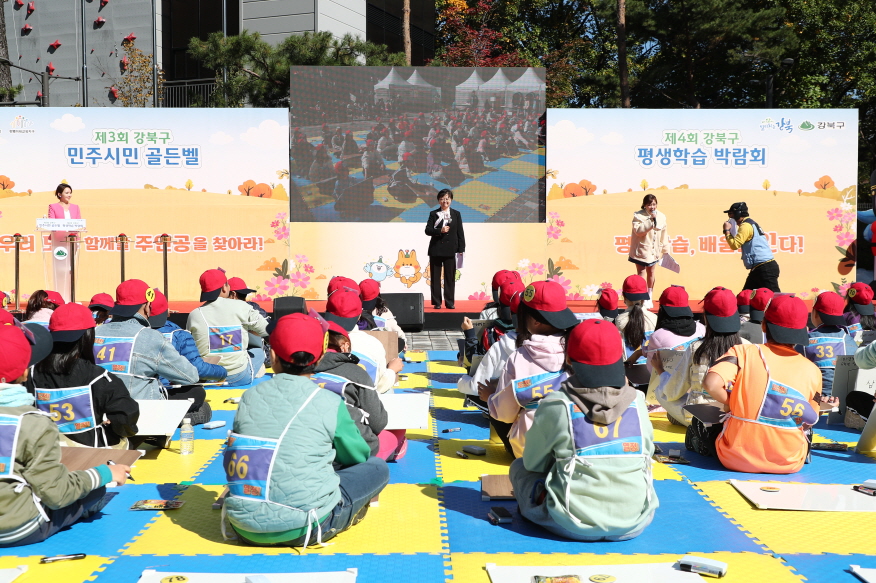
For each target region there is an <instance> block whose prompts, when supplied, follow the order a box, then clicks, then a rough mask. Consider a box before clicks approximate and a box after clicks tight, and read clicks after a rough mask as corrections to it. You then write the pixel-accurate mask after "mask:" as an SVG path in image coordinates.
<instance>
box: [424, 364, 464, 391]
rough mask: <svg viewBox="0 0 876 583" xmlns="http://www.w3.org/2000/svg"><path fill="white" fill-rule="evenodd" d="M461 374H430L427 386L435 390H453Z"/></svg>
mask: <svg viewBox="0 0 876 583" xmlns="http://www.w3.org/2000/svg"><path fill="white" fill-rule="evenodd" d="M454 368H455V367H454ZM463 374H464V373H459V372H430V373H429V386H430V387H432V388H435V389H455V388H456V387H457V384H458V383H459V378H460V377H461V376H462V375H463Z"/></svg>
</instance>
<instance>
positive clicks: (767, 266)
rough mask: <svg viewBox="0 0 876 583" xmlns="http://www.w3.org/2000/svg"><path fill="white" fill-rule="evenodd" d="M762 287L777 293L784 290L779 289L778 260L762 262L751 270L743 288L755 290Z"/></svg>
mask: <svg viewBox="0 0 876 583" xmlns="http://www.w3.org/2000/svg"><path fill="white" fill-rule="evenodd" d="M762 287H765V288H767V289H768V290H770V291H772V292H775V293H780V292H781V291H782V290H780V289H779V264H778V262H777V261H776V260H772V261H768V262H766V263H761V264H760V265H758V266H757V267H755V268H753V269H752V270H751V271H749V272H748V277H747V278H746V279H745V285H744V286H743V287H742V289H752V290H754V289H758V288H762Z"/></svg>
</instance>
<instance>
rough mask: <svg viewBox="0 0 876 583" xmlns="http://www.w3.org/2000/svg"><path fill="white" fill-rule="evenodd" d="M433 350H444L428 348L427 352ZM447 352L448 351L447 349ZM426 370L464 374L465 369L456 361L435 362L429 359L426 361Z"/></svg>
mask: <svg viewBox="0 0 876 583" xmlns="http://www.w3.org/2000/svg"><path fill="white" fill-rule="evenodd" d="M433 352H444V351H440V350H430V351H429V353H430V354H431V353H433ZM447 352H449V351H447ZM426 370H427V371H428V372H430V373H450V374H465V369H464V368H463V367H461V366H458V365H457V364H456V361H455V360H454V361H453V362H436V361H435V360H434V359H430V360H429V362H427V363H426Z"/></svg>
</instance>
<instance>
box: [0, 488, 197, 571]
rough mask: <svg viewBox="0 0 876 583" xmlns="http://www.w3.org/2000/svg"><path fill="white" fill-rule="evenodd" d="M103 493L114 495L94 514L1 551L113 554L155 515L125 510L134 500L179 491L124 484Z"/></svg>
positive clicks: (36, 553)
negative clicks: (37, 540) (39, 539)
mask: <svg viewBox="0 0 876 583" xmlns="http://www.w3.org/2000/svg"><path fill="white" fill-rule="evenodd" d="M135 476H136V473H135ZM129 484H130V483H129ZM107 492H108V493H118V494H117V495H116V496H113V498H112V499H111V500H110V501H109V502H108V503H107V505H106V506H104V508H103V510H101V511H100V512H99V513H97V514H95V515H94V516H92V517H90V518H87V519H85V520H80V521H79V522H77V523H75V524H73V525H72V526H70V527H69V528H66V529H64V530H62V531H61V532H59V533H57V534H56V535H54V536H52V537H50V538H49V539H47V540H45V541H43V542H41V543H37V544H34V545H28V546H26V547H14V548H10V549H3V550H2V554H4V555H13V554H24V555H41V556H52V555H65V554H69V553H87V554H89V555H100V556H112V555H117V554H119V551H120V550H121V548H122V547H123V546H124V544H125V543H126V542H128V541H130V540H132V539H133V538H134V537H135V536H137V535H138V534H139V533H140V531H142V530H143V529H145V528H146V525H147V524H148V523H149V522H150V521H151V520H152V519H153V518H155V513H154V512H146V511H134V510H129V508H130V507H131V505H132V504H134V502H136V501H137V500H147V499H153V498H159V499H168V498H175V497H176V496H177V495H178V494H179V493H180V492H179V490H177V489H176V486H175V485H174V484H161V485H155V484H144V485H136V486H135V485H126V486H122V487H120V488H108V489H107Z"/></svg>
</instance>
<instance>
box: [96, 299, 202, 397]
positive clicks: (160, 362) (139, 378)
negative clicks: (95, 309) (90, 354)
mask: <svg viewBox="0 0 876 583" xmlns="http://www.w3.org/2000/svg"><path fill="white" fill-rule="evenodd" d="M94 335H95V342H94V348H95V350H99V349H100V339H101V338H134V337H135V336H136V340H135V341H134V346H133V348H132V350H131V366H130V371H129V374H119V373H117V372H114V371H112V370H111V371H110V372H113V373H114V374H116V376H118V377H119V378H120V379H122V382H123V383H125V386H127V387H128V392H129V393H131V397H133V398H134V399H141V400H150V399H151V400H160V399H163V398H164V394H163V393H162V385H161V382H160V381H159V380H158V377H164V378H166V379H167V380H168V381H170V382H171V383H172V384H175V385H191V384H194V383H196V382H198V369H196V368H195V365H193V364H192V363H190V362H189V361H188V360H186V358H185V357H184V356H182V355H181V354H180V353H179V352H177V351H176V349H175V348H174V347H173V345H172V344H171V343H170V341H169V340H167V338H165V337H164V336H163V335H162V334H161V332H158V331H157V330H153V329H152V328H150V327H149V321H148V320H146V318H144V317H143V316H141V315H140V314H135V315H134V316H133V317H131V318H121V317H119V316H114V317H113V320H112V322H107V323H105V324H101V325H100V326H98V327H97V328H96V329H95V331H94Z"/></svg>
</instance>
